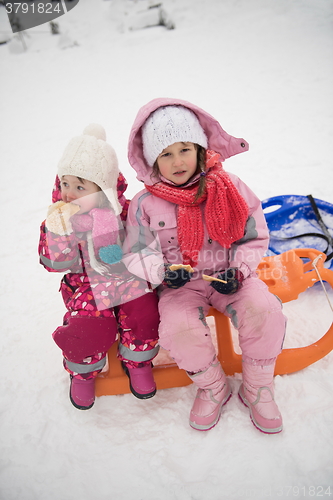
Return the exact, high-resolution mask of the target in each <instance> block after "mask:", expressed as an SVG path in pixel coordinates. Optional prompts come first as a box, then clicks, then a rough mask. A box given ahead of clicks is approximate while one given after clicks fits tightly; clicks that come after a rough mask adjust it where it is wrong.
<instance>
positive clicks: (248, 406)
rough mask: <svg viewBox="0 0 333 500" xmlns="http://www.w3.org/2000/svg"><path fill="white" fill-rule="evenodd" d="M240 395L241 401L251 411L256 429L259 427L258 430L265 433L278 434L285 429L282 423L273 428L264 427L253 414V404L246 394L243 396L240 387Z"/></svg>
mask: <svg viewBox="0 0 333 500" xmlns="http://www.w3.org/2000/svg"><path fill="white" fill-rule="evenodd" d="M238 397H239V399H240V400H241V402H242V403H243V405H244V406H246V408H247V409H248V410H249V411H250V418H251V422H252V423H253V425H254V427H255V428H256V429H258V431H260V432H263V433H264V434H278V433H279V432H281V431H282V429H283V426H282V425H280V426H279V427H275V428H273V429H269V428H267V427H262V426H261V425H259V424H258V422H256V420H255V418H254V416H253V413H252V407H251V404H250V403H249V402H248V401H247V399H246V398H245V396H243V395H242V394H241V390H240V389H239V391H238Z"/></svg>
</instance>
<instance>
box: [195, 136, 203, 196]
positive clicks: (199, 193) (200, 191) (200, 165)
mask: <svg viewBox="0 0 333 500" xmlns="http://www.w3.org/2000/svg"><path fill="white" fill-rule="evenodd" d="M196 146H197V161H198V164H197V171H196V174H201V175H200V179H199V187H198V191H197V194H196V195H195V198H194V201H197V200H198V199H199V198H200V197H201V196H202V195H203V194H204V192H205V189H206V176H205V175H204V174H205V172H206V150H205V148H203V147H202V146H199V145H196Z"/></svg>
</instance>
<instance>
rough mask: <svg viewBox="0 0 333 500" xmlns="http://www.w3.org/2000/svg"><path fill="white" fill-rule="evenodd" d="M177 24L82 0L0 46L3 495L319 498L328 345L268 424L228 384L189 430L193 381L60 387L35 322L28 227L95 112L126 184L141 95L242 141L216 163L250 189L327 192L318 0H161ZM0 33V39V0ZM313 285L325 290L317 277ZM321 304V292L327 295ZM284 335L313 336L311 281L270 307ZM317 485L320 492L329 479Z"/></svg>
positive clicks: (41, 287) (326, 460) (39, 308)
mask: <svg viewBox="0 0 333 500" xmlns="http://www.w3.org/2000/svg"><path fill="white" fill-rule="evenodd" d="M164 6H165V8H166V10H167V12H168V14H169V16H170V17H171V18H172V20H173V22H174V24H175V29H174V30H167V29H165V28H164V27H152V28H149V29H144V30H130V29H129V26H130V25H131V18H130V15H129V14H127V15H126V13H125V11H126V12H128V13H130V11H131V10H133V4H132V5H131V2H125V1H122V0H118V1H111V0H109V1H105V0H104V1H103V0H81V1H80V3H79V4H78V5H77V6H76V7H75V8H74V9H73V10H72V11H71V12H69V13H68V14H67V15H65V16H63V17H61V18H59V19H58V22H59V25H60V30H61V33H62V34H61V35H58V36H51V34H50V30H49V27H48V26H47V25H41V26H39V27H37V28H34V29H31V30H29V31H27V33H26V37H25V43H26V44H27V47H28V49H27V50H26V51H24V52H23V51H22V43H21V42H20V40H12V41H11V42H10V43H9V44H4V45H1V46H0V65H1V66H0V67H1V80H0V90H1V96H2V99H1V103H0V117H1V118H0V138H1V139H0V140H1V148H0V157H1V176H2V182H1V204H2V214H3V216H2V226H3V236H2V247H1V278H2V298H1V301H2V315H1V325H2V328H1V329H2V335H1V340H0V342H1V353H2V356H1V357H2V361H1V381H2V383H1V387H2V390H1V440H0V443H1V444H0V446H1V453H0V461H1V462H0V463H1V470H0V473H1V476H0V498H1V500H46V499H47V500H74V499H75V500H76V499H78V498H80V499H82V500H90V499H91V498H96V499H99V500H109V499H110V500H111V499H112V500H134V499H137V500H157V499H159V500H222V499H228V500H229V499H236V500H241V499H248V498H255V499H266V498H269V499H273V500H276V499H279V498H290V499H291V498H313V497H315V498H317V497H318V498H319V497H320V498H327V499H329V498H330V497H331V498H332V497H333V444H332V443H333V353H330V354H329V355H328V356H326V357H325V358H324V359H322V360H320V361H319V362H317V363H316V364H314V365H312V366H310V367H308V368H306V369H305V370H303V371H301V372H298V373H294V374H292V375H284V376H278V377H276V399H277V401H278V403H279V406H280V409H281V412H282V414H283V417H284V431H283V432H282V433H281V434H279V435H275V436H267V435H264V434H261V433H260V432H258V431H257V430H256V429H255V428H254V427H253V425H252V424H251V422H250V419H249V416H248V413H247V410H246V408H245V407H243V406H242V404H241V403H240V402H239V400H238V398H237V397H236V394H237V389H238V387H239V384H240V375H236V376H235V377H232V378H231V384H232V386H233V390H234V397H233V398H232V399H231V400H230V402H229V403H228V405H227V406H226V408H225V411H224V413H223V415H222V417H221V420H220V422H219V424H218V425H217V426H216V427H215V428H214V429H212V430H211V431H209V432H207V433H204V432H203V433H201V432H197V431H195V430H193V429H191V428H190V427H189V425H188V414H189V411H190V407H191V404H192V400H193V397H194V394H195V388H194V386H193V385H190V386H187V387H184V388H174V389H167V390H163V391H159V392H158V393H157V395H156V396H155V397H154V398H152V399H150V400H147V401H140V400H138V399H136V398H134V397H133V396H132V395H131V394H127V395H120V396H107V397H101V398H98V399H97V401H96V403H95V406H94V407H93V408H92V409H91V410H90V411H87V412H82V411H78V410H76V409H75V408H74V407H73V406H72V405H71V404H70V402H69V399H68V385H69V384H68V376H67V375H66V373H65V371H64V370H63V369H62V364H61V353H60V351H59V350H58V348H57V347H56V346H55V344H54V343H53V341H52V338H51V333H52V331H53V330H54V329H55V328H56V327H57V326H58V325H59V324H60V322H61V319H62V316H63V312H64V307H63V304H62V300H61V298H60V296H59V294H58V292H57V290H58V285H59V280H60V276H59V275H56V274H48V273H47V272H46V271H45V270H44V269H43V268H42V267H41V266H40V265H39V263H38V257H37V243H38V236H39V224H40V222H41V221H42V220H43V219H44V217H45V214H46V208H47V206H48V205H49V203H50V194H51V188H52V184H53V180H54V176H55V172H56V165H57V162H58V160H59V158H60V155H61V154H62V151H63V149H64V147H65V145H66V144H67V142H68V141H69V139H71V138H72V137H73V136H74V135H77V134H80V133H81V132H82V130H83V128H84V127H85V126H86V125H87V124H88V123H90V122H97V123H101V124H102V125H103V126H104V127H105V128H106V131H107V135H108V140H109V142H110V143H111V144H112V145H113V146H114V148H115V149H116V151H117V154H118V157H119V161H120V166H121V170H122V171H123V173H124V174H125V176H126V177H127V179H128V182H129V188H128V197H132V196H133V195H134V194H135V193H136V192H137V191H138V190H139V189H140V188H141V185H140V184H139V183H138V182H137V181H136V179H135V176H134V172H132V170H131V168H130V167H129V165H128V162H127V152H126V149H127V139H128V135H129V131H130V127H131V125H132V122H133V120H134V117H135V115H136V113H137V110H138V109H139V107H141V105H143V104H145V103H146V102H148V101H149V100H151V99H153V98H155V97H160V96H164V97H179V98H183V99H186V100H188V101H192V102H194V103H195V104H197V105H199V106H201V107H202V108H204V109H206V110H207V111H208V112H210V113H211V114H212V115H213V116H215V117H216V118H218V119H219V120H220V122H221V124H222V126H223V127H224V128H225V129H226V130H227V131H228V132H229V133H230V134H233V135H235V136H238V137H244V138H245V139H246V140H247V141H248V142H249V143H250V151H249V152H248V153H246V154H242V155H239V156H236V157H234V158H232V159H230V160H228V161H227V163H226V164H225V167H226V169H227V170H229V171H232V172H235V173H236V174H237V175H239V176H240V177H241V178H242V179H243V180H244V181H245V182H246V183H247V184H248V185H249V186H250V187H251V188H252V189H253V190H254V191H255V192H256V193H257V194H258V196H259V197H260V198H261V199H265V198H268V197H270V196H274V195H278V194H300V195H307V194H309V193H311V194H312V195H313V196H314V197H316V198H319V199H323V200H326V201H328V202H330V203H333V191H332V185H333V169H332V137H333V99H332V97H333V95H332V94H333V91H332V89H333V66H332V60H333V36H332V19H333V14H332V7H333V2H332V0H206V1H205V2H202V1H201V0H168V1H165V2H164ZM0 32H1V33H0V35H4V34H6V33H7V35H8V34H10V26H9V23H8V20H7V18H6V15H5V12H4V8H3V7H2V6H0ZM328 288H329V287H328ZM330 297H331V301H332V293H331V292H330ZM284 311H285V314H286V315H287V316H288V318H289V326H288V332H287V337H286V346H287V347H291V346H292V347H295V346H298V345H306V344H308V343H310V342H313V341H314V340H316V339H318V338H319V337H321V336H322V335H323V334H324V333H325V332H326V331H327V329H328V328H329V326H330V324H331V322H332V311H331V310H330V308H329V305H328V302H327V301H326V298H325V295H324V293H323V291H322V290H321V288H320V286H316V287H315V288H312V289H310V290H308V291H307V292H305V293H303V294H302V295H301V296H300V297H299V299H298V300H296V301H292V302H289V303H287V304H285V307H284ZM329 488H330V489H329Z"/></svg>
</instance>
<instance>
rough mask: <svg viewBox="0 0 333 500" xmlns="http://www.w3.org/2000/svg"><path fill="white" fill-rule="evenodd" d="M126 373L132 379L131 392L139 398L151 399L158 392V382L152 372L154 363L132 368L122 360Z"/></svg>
mask: <svg viewBox="0 0 333 500" xmlns="http://www.w3.org/2000/svg"><path fill="white" fill-rule="evenodd" d="M122 365H123V368H124V370H125V372H126V375H127V376H128V377H129V379H130V389H131V393H132V394H133V395H134V396H135V397H137V398H139V399H149V398H152V397H153V396H155V394H156V384H155V380H154V376H153V372H152V364H151V363H150V364H149V365H146V366H143V367H142V368H132V367H131V366H128V365H127V363H124V362H122Z"/></svg>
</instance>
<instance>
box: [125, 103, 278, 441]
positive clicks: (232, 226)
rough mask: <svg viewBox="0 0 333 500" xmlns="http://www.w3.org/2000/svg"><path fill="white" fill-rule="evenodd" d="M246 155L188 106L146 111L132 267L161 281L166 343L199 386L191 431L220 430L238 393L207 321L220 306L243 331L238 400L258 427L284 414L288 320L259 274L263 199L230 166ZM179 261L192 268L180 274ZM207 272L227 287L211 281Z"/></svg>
mask: <svg viewBox="0 0 333 500" xmlns="http://www.w3.org/2000/svg"><path fill="white" fill-rule="evenodd" d="M247 150H248V144H247V143H246V141H244V140H243V139H237V138H235V137H232V136H230V135H229V134H227V133H226V132H225V131H224V130H223V129H222V128H221V126H220V124H219V123H218V122H217V121H216V120H215V119H214V118H213V117H212V116H210V115H209V114H208V113H206V112H205V111H203V110H202V109H200V108H198V107H197V106H194V105H193V104H190V103H188V102H186V101H182V100H177V99H162V98H161V99H155V100H153V101H151V102H150V103H148V104H147V105H146V106H144V107H143V108H141V109H140V111H139V113H138V115H137V117H136V119H135V122H134V125H133V128H132V131H131V135H130V139H129V161H130V163H131V165H132V167H133V168H134V169H135V170H136V172H137V178H138V179H139V180H140V181H142V182H144V184H145V189H144V190H142V191H141V192H140V193H138V194H137V195H136V196H135V197H134V199H133V200H132V202H131V204H130V207H129V213H128V220H127V238H126V245H125V248H126V254H127V255H126V258H125V259H124V261H125V262H126V265H127V267H128V269H129V271H130V272H132V273H134V274H136V275H137V276H140V277H141V278H145V279H149V280H150V282H151V283H155V284H158V283H161V282H162V285H161V292H160V298H159V312H160V327H159V344H160V345H161V346H162V347H163V348H165V349H167V350H168V351H169V352H170V354H171V356H172V358H173V359H174V360H175V361H176V363H177V364H178V366H179V367H180V368H183V369H184V370H186V371H187V373H188V375H189V377H190V378H191V379H192V380H193V382H194V383H195V384H196V385H197V387H198V391H197V395H196V398H195V401H194V404H193V407H192V409H191V412H190V425H191V426H192V427H193V428H194V429H198V430H208V429H210V428H211V427H213V426H214V425H215V424H216V423H217V422H218V420H219V417H220V414H221V410H222V406H223V405H224V404H225V403H226V402H227V401H228V400H229V398H230V396H231V389H230V386H229V381H228V379H227V378H226V376H225V374H224V372H223V370H222V367H221V365H220V363H219V361H218V360H217V358H216V353H215V349H214V345H213V342H212V338H211V334H210V330H209V327H208V325H207V323H206V319H205V317H206V315H207V312H208V310H209V308H210V307H211V306H213V307H214V308H216V309H217V310H218V311H221V312H223V313H224V314H226V315H227V316H228V317H229V318H231V321H232V323H233V325H234V326H235V328H237V329H238V332H239V343H240V347H241V349H242V361H243V365H242V372H243V383H242V385H241V387H240V391H239V396H240V398H241V400H242V401H243V403H244V404H245V405H246V406H247V407H248V408H249V410H250V414H251V418H252V421H253V423H254V424H255V426H256V427H257V428H259V429H260V430H261V431H263V432H267V433H276V432H280V431H281V430H282V418H281V414H280V412H279V410H278V407H277V405H276V403H275V400H274V391H273V374H274V366H275V361H276V357H277V356H278V354H279V353H280V352H281V349H282V343H283V338H284V333H285V318H284V316H283V314H282V308H281V303H280V301H279V300H278V299H277V298H276V297H275V296H274V295H272V294H271V293H270V292H269V290H268V288H267V286H266V285H265V284H264V283H263V282H262V281H261V280H260V279H258V277H257V275H256V268H257V266H258V264H259V262H260V261H261V259H262V257H263V256H264V254H265V252H266V250H267V247H268V238H269V236H268V230H267V226H266V222H265V218H264V214H263V211H262V208H261V203H260V200H259V199H258V198H257V197H256V196H255V195H254V193H253V192H252V191H251V190H250V189H249V188H248V187H247V186H246V185H245V184H244V182H242V181H241V180H240V179H239V178H238V177H236V176H235V175H233V174H231V173H227V172H226V171H225V170H224V169H223V166H222V163H221V162H222V161H224V160H226V159H227V158H229V157H230V156H232V155H235V154H238V153H241V152H243V151H247ZM137 241H140V245H139V246H138V244H137ZM172 264H182V265H183V267H182V268H180V269H177V270H171V269H170V266H171V265H172ZM203 274H206V275H209V276H211V277H215V278H217V279H218V280H220V281H211V282H208V281H206V280H204V279H203V277H202V275H203Z"/></svg>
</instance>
